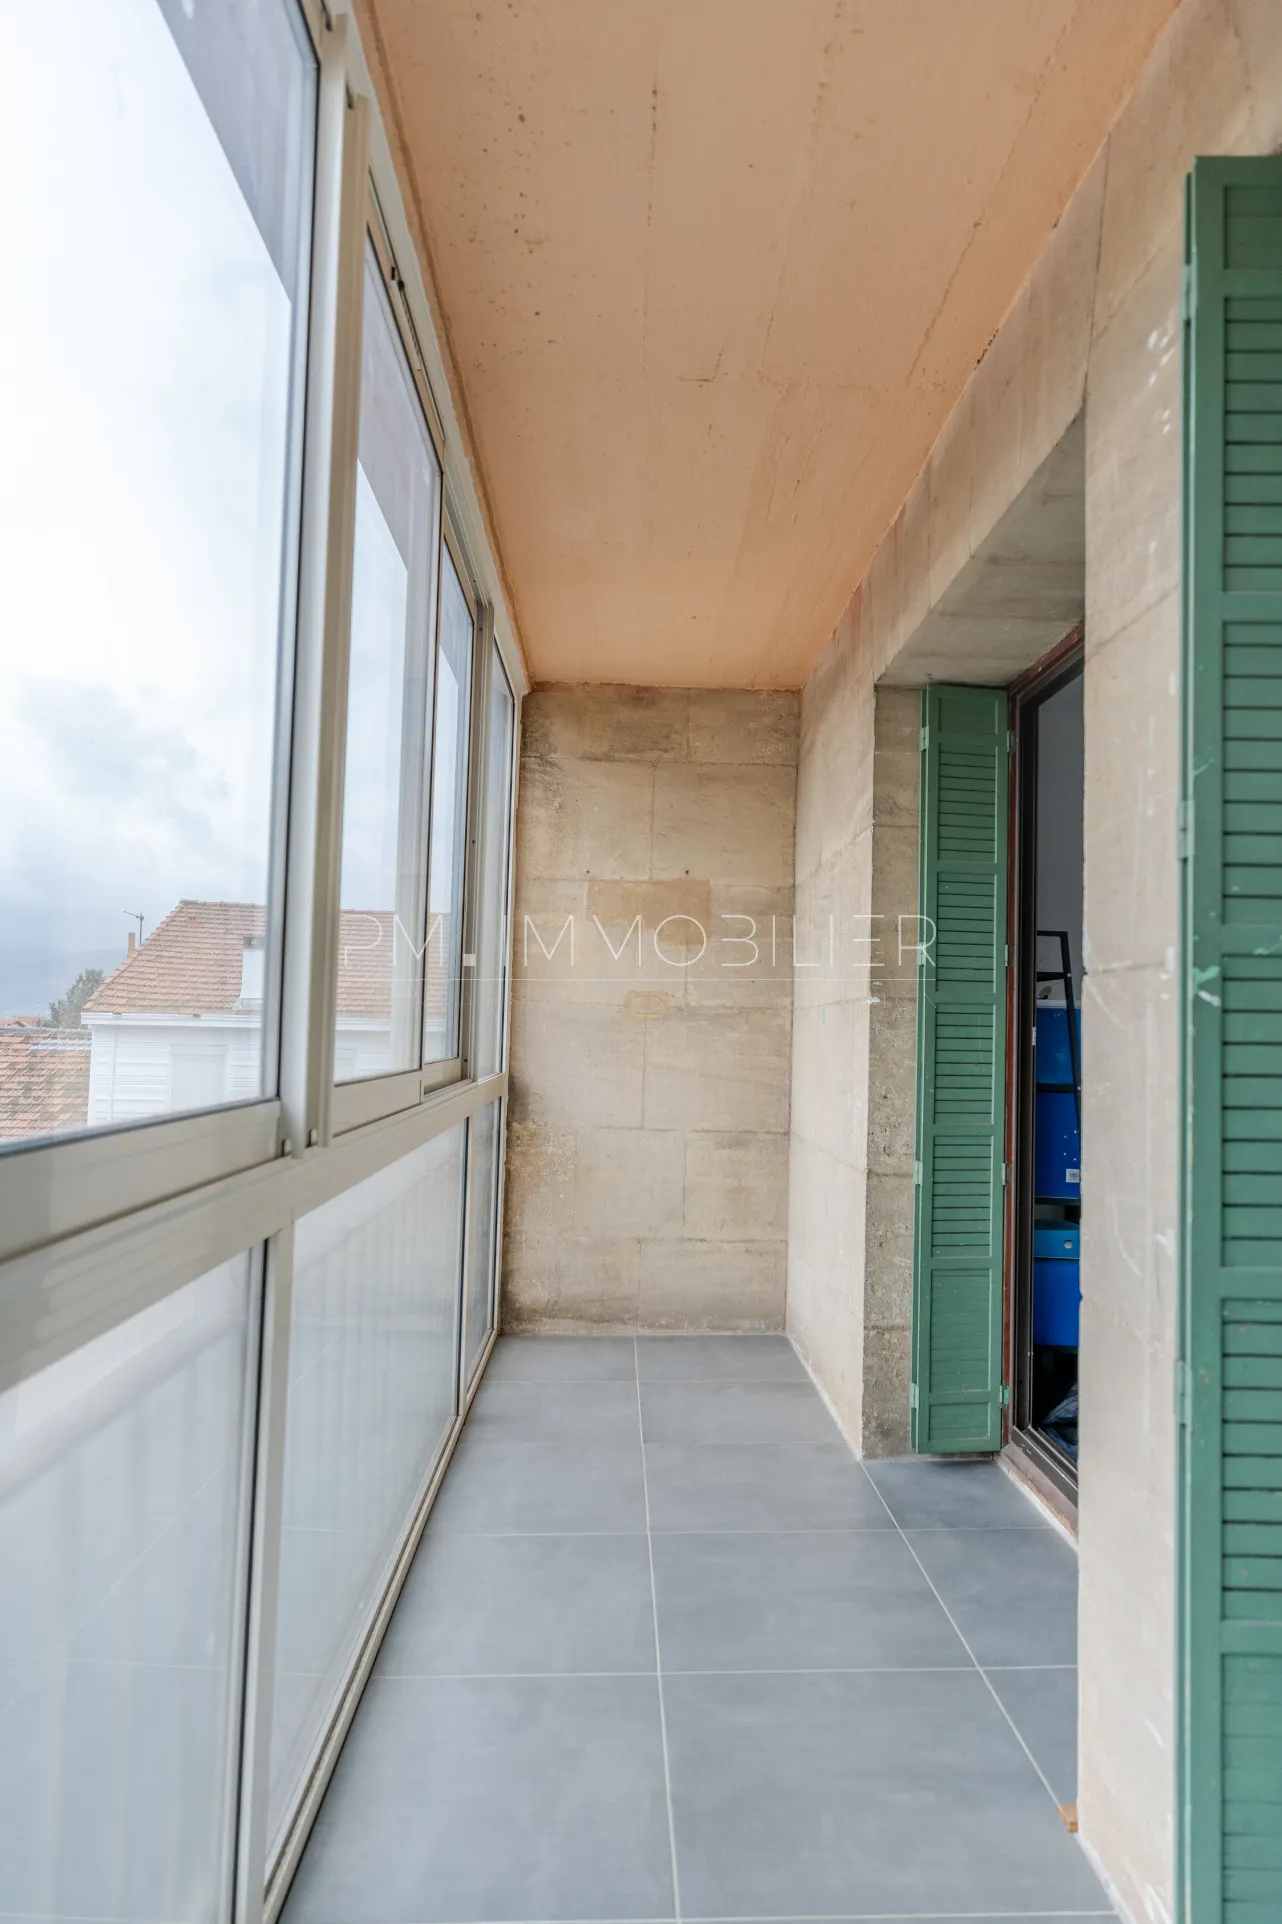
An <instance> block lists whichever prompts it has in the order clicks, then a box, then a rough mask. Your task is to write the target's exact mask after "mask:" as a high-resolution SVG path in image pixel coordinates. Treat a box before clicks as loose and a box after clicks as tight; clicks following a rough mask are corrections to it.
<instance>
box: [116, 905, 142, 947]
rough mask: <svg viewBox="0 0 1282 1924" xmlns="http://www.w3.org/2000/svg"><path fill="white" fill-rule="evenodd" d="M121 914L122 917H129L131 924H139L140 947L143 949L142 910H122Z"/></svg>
mask: <svg viewBox="0 0 1282 1924" xmlns="http://www.w3.org/2000/svg"><path fill="white" fill-rule="evenodd" d="M120 913H121V914H122V915H127V916H128V918H129V920H130V921H131V922H136V923H137V924H138V947H139V948H141V947H142V915H143V912H142V910H141V909H122V910H121V911H120Z"/></svg>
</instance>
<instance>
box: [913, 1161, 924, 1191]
mask: <svg viewBox="0 0 1282 1924" xmlns="http://www.w3.org/2000/svg"><path fill="white" fill-rule="evenodd" d="M921 1175H922V1170H921V1164H920V1163H919V1162H915V1163H914V1164H913V1187H914V1188H915V1189H920V1188H921Z"/></svg>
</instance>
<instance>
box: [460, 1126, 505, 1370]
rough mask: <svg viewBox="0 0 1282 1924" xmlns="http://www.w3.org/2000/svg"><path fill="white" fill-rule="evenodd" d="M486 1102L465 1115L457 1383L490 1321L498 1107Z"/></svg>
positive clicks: (478, 1349) (476, 1352)
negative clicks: (463, 1275) (467, 1119)
mask: <svg viewBox="0 0 1282 1924" xmlns="http://www.w3.org/2000/svg"><path fill="white" fill-rule="evenodd" d="M500 1107H501V1105H500V1104H499V1103H497V1102H491V1103H490V1104H489V1105H488V1107H486V1108H484V1109H481V1110H479V1111H478V1113H477V1114H476V1115H474V1116H473V1117H472V1119H471V1123H470V1125H469V1130H470V1133H469V1136H468V1172H467V1275H466V1278H465V1280H464V1285H463V1383H464V1387H466V1386H467V1385H468V1384H469V1383H470V1382H471V1381H472V1378H473V1376H474V1375H475V1373H476V1365H477V1363H478V1361H479V1360H480V1355H481V1351H482V1350H483V1349H484V1347H485V1339H486V1337H487V1336H488V1335H489V1333H490V1331H491V1330H492V1329H493V1327H494V1250H495V1245H496V1243H497V1240H498V1239H497V1235H496V1231H497V1227H498V1225H497V1221H496V1209H497V1205H498V1173H499V1165H498V1150H499V1142H500V1139H501V1124H500V1116H499V1110H500Z"/></svg>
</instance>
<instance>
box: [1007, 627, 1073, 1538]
mask: <svg viewBox="0 0 1282 1924" xmlns="http://www.w3.org/2000/svg"><path fill="white" fill-rule="evenodd" d="M1083 658H1084V653H1083V625H1082V623H1081V622H1079V623H1078V624H1077V626H1076V627H1075V628H1073V629H1071V630H1070V632H1069V633H1068V634H1067V635H1065V637H1064V639H1063V640H1062V641H1061V642H1059V643H1057V645H1056V646H1055V647H1054V648H1052V649H1051V650H1050V651H1049V653H1047V654H1045V655H1043V656H1042V658H1041V660H1040V661H1037V662H1035V663H1034V664H1033V666H1032V667H1031V668H1029V669H1028V670H1027V671H1026V672H1025V673H1024V674H1023V675H1021V676H1020V677H1019V678H1018V680H1017V681H1014V682H1012V683H1011V686H1010V688H1009V691H1008V693H1009V698H1010V727H1011V757H1010V854H1011V860H1010V870H1009V874H1010V881H1009V900H1008V904H1007V927H1008V928H1009V930H1010V933H1011V944H1010V966H1009V968H1008V971H1007V978H1006V1026H1007V1049H1006V1162H1007V1168H1008V1170H1009V1172H1010V1181H1009V1183H1008V1185H1007V1189H1006V1219H1005V1264H1004V1269H1005V1280H1006V1287H1005V1319H1004V1324H1005V1326H1004V1345H1005V1350H1004V1353H1005V1358H1006V1371H1007V1375H1006V1380H1007V1382H1008V1383H1009V1385H1010V1400H1009V1404H1008V1407H1007V1409H1006V1412H1005V1417H1004V1421H1003V1444H1004V1447H1005V1449H1006V1450H1007V1451H1008V1452H1009V1453H1010V1455H1011V1457H1012V1458H1013V1459H1014V1467H1016V1468H1017V1469H1018V1470H1019V1471H1020V1472H1021V1473H1022V1474H1023V1475H1024V1476H1025V1477H1026V1478H1027V1480H1028V1481H1029V1482H1031V1483H1032V1484H1033V1485H1034V1486H1035V1487H1036V1489H1037V1490H1038V1491H1039V1492H1040V1494H1041V1495H1042V1496H1044V1497H1045V1498H1046V1499H1047V1500H1048V1501H1049V1502H1050V1503H1051V1504H1052V1505H1053V1507H1054V1508H1055V1509H1057V1510H1058V1511H1059V1512H1060V1514H1061V1515H1063V1516H1064V1517H1065V1520H1066V1521H1069V1522H1071V1523H1075V1522H1076V1516H1077V1466H1076V1464H1075V1463H1073V1461H1072V1459H1071V1458H1070V1457H1068V1456H1067V1455H1066V1454H1065V1453H1064V1452H1063V1451H1062V1450H1059V1449H1057V1448H1056V1446H1055V1444H1054V1443H1053V1442H1052V1441H1051V1440H1050V1438H1049V1437H1046V1436H1043V1435H1042V1434H1041V1432H1040V1431H1037V1430H1035V1429H1034V1428H1033V1426H1032V1418H1031V1375H1032V1317H1033V1214H1034V1210H1033V1126H1034V1118H1035V1113H1036V1110H1035V1102H1036V1098H1035V1085H1034V1077H1035V1075H1036V1061H1035V1057H1034V1053H1033V1050H1032V1048H1031V1047H1030V1046H1029V1036H1030V1034H1031V1028H1032V1023H1033V1020H1034V1009H1035V1006H1036V1000H1037V983H1036V972H1037V944H1036V939H1035V932H1036V924H1037V902H1036V872H1037V871H1036V860H1037V746H1036V731H1035V730H1034V729H1033V728H1031V727H1030V726H1029V723H1030V721H1031V720H1032V717H1033V715H1034V714H1035V712H1036V710H1037V709H1038V708H1039V707H1040V706H1041V705H1042V703H1043V702H1045V701H1047V700H1048V699H1049V698H1050V697H1051V696H1052V695H1054V694H1057V693H1058V692H1059V690H1060V689H1061V688H1064V687H1066V686H1067V684H1068V683H1069V682H1070V681H1073V680H1075V679H1076V678H1077V676H1079V675H1080V674H1081V673H1082V665H1083Z"/></svg>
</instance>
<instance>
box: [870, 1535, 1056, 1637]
mask: <svg viewBox="0 0 1282 1924" xmlns="http://www.w3.org/2000/svg"><path fill="white" fill-rule="evenodd" d="M907 1535H908V1540H909V1542H910V1543H911V1544H912V1546H913V1549H914V1550H915V1551H916V1553H917V1555H918V1556H919V1557H920V1558H921V1561H922V1563H923V1565H924V1567H925V1570H926V1573H927V1575H928V1576H929V1578H930V1580H931V1582H932V1583H933V1584H934V1586H935V1588H936V1589H937V1590H938V1592H939V1594H940V1597H941V1598H942V1599H943V1601H944V1603H945V1605H946V1606H947V1608H948V1610H949V1611H950V1612H951V1614H952V1616H953V1617H954V1619H955V1621H956V1623H957V1628H958V1629H959V1630H960V1631H961V1633H962V1635H963V1637H965V1639H966V1641H967V1642H968V1643H969V1645H970V1647H971V1649H972V1650H973V1651H974V1653H975V1659H976V1661H977V1662H978V1663H980V1664H983V1665H988V1664H1061V1663H1076V1662H1077V1558H1076V1556H1075V1555H1074V1554H1073V1551H1072V1550H1071V1549H1070V1548H1069V1546H1068V1544H1066V1543H1065V1542H1063V1541H1062V1539H1061V1538H1060V1537H1058V1536H1056V1534H1055V1532H1054V1531H1053V1530H1050V1529H1045V1530H1031V1531H1030V1530H910V1531H908V1532H907Z"/></svg>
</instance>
